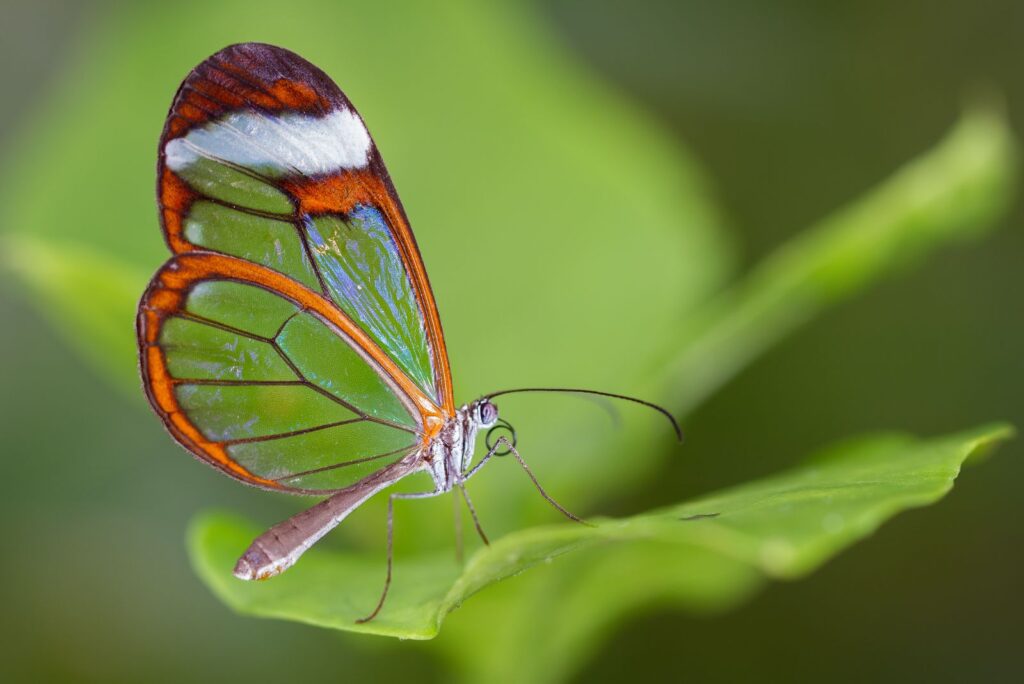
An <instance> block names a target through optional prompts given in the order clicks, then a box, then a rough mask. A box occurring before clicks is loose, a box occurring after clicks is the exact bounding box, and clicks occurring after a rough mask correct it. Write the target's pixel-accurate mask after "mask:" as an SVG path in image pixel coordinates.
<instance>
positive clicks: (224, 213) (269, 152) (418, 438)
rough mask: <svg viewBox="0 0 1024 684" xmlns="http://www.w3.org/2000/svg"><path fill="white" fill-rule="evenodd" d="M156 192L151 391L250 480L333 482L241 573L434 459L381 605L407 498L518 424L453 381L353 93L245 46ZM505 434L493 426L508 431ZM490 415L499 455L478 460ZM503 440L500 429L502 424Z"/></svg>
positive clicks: (456, 479)
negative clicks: (158, 256) (157, 264)
mask: <svg viewBox="0 0 1024 684" xmlns="http://www.w3.org/2000/svg"><path fill="white" fill-rule="evenodd" d="M157 200H158V205H159V209H160V221H161V226H162V228H163V232H164V236H165V238H166V241H167V245H168V246H169V247H170V249H171V251H172V252H173V253H174V256H173V257H171V259H170V260H168V261H167V263H165V264H164V265H163V267H161V268H160V270H159V271H158V272H157V273H156V275H155V276H154V277H153V279H152V281H151V282H150V284H149V287H148V288H147V289H146V292H145V294H144V295H143V297H142V301H141V302H140V304H139V311H138V318H137V323H136V328H137V333H138V342H139V357H140V365H141V372H142V378H143V382H144V385H145V391H146V395H147V397H148V398H149V401H150V404H151V405H152V406H153V409H154V410H155V411H156V413H157V415H159V416H160V418H161V420H163V423H164V425H165V426H166V428H167V429H168V431H169V432H170V433H171V435H172V436H173V437H174V438H175V439H176V440H177V441H178V442H179V443H180V444H181V445H182V446H184V447H185V448H186V449H188V450H189V451H191V452H192V453H193V454H195V455H196V456H197V457H198V458H199V459H201V460H202V461H205V462H206V463H208V464H210V465H212V466H214V467H215V468H218V469H219V470H221V471H222V472H224V473H226V474H227V475H230V476H231V477H234V478H236V479H238V480H241V481H242V482H245V483H246V484H250V485H254V486H257V487H263V488H265V489H270V490H274V491H280V492H288V493H292V494H307V495H319V496H326V497H327V498H326V499H324V500H323V501H322V502H320V503H318V504H316V505H314V506H313V507H311V508H309V509H307V510H305V511H303V512H301V513H299V514H297V515H295V516H293V517H292V518H289V519H288V520H285V521H284V522H282V523H279V524H278V525H275V526H274V527H272V528H271V529H270V530H268V531H267V532H266V533H264V534H263V535H261V536H260V537H258V538H257V539H256V540H255V541H253V543H252V545H251V546H250V547H249V549H248V550H247V551H246V552H245V553H244V554H243V555H242V557H241V558H240V559H239V560H238V563H237V565H236V566H235V569H234V574H235V575H236V576H237V577H239V578H240V579H245V580H251V579H264V578H267V577H270V576H273V575H276V574H278V573H280V572H283V571H284V570H286V569H287V568H289V567H290V566H291V565H293V564H294V563H295V562H296V560H298V558H299V556H301V555H302V553H303V552H305V551H306V550H307V549H308V548H309V547H310V546H312V545H313V544H314V543H315V542H316V541H317V540H319V539H320V538H321V537H323V536H324V535H325V534H326V533H327V532H329V531H330V530H331V529H332V528H334V527H335V526H336V525H337V524H338V523H340V522H341V521H342V520H343V519H344V518H345V517H346V516H347V515H348V514H349V513H350V512H351V511H352V510H354V509H355V508H356V507H357V506H359V505H360V504H362V503H363V502H364V501H366V500H367V499H368V498H369V497H370V496H372V495H373V494H375V493H377V492H379V491H380V490H382V489H385V488H386V487H388V486H390V485H393V484H395V483H396V482H398V481H399V480H401V479H402V478H404V477H406V476H407V475H409V474H411V473H415V472H419V471H426V472H428V473H429V475H430V476H431V477H432V479H433V483H434V489H433V490H431V491H429V492H422V493H402V494H392V495H391V497H390V498H389V500H388V535H387V539H388V551H387V573H386V579H385V584H384V590H383V592H382V593H381V596H380V600H379V601H378V603H377V606H376V607H375V608H374V610H373V611H372V612H371V613H370V614H369V615H368V616H367V617H365V618H363V620H361V621H367V620H371V619H373V617H375V616H376V615H377V613H378V612H379V611H380V609H381V607H382V606H383V604H384V600H385V598H386V596H387V591H388V587H389V586H390V582H391V567H392V544H391V540H392V514H393V510H394V501H395V500H396V499H408V498H425V497H431V496H436V495H439V494H443V493H446V492H449V491H452V490H453V489H456V488H458V489H459V490H460V491H461V493H462V495H463V497H464V498H465V501H466V504H467V506H468V508H469V510H470V512H471V513H472V515H473V520H474V523H475V524H476V528H477V531H478V532H479V533H480V536H481V538H482V539H483V540H484V541H485V542H486V541H487V538H486V536H485V535H484V534H483V530H482V529H481V527H480V524H479V522H478V521H477V519H476V514H475V512H474V511H473V506H472V503H471V502H470V499H469V496H468V494H467V493H466V490H465V486H464V485H465V482H466V481H467V480H468V479H470V478H471V477H472V476H473V475H474V474H475V473H476V472H477V471H478V470H479V469H480V468H481V467H482V466H483V465H484V464H485V463H487V461H489V460H490V459H491V458H492V457H494V456H502V455H505V454H508V453H511V454H514V456H515V458H516V460H517V461H518V463H519V464H520V465H521V466H522V468H523V469H524V470H525V471H526V473H527V474H528V475H529V476H530V479H531V480H532V481H533V483H534V485H536V486H537V488H538V490H540V492H541V494H542V495H543V496H544V497H545V498H546V499H547V500H548V501H549V502H551V503H552V504H553V505H554V506H555V507H556V508H558V510H560V511H561V512H562V513H563V514H565V515H566V516H568V517H569V518H572V519H573V520H579V519H578V518H576V516H574V515H572V514H571V513H569V512H568V511H566V510H565V509H564V508H562V507H561V506H559V505H558V504H557V503H556V502H555V501H554V500H553V499H551V497H549V496H548V495H547V494H546V493H545V492H544V490H543V488H541V486H540V484H539V483H538V482H537V480H536V478H534V476H533V474H532V473H531V472H530V469H529V467H528V466H527V465H526V462H525V461H524V460H523V459H522V457H521V456H520V455H519V452H518V451H517V450H516V443H515V432H514V430H512V427H511V425H509V424H508V423H507V422H505V421H503V420H501V419H500V418H499V417H498V408H497V406H496V405H495V403H494V402H493V399H494V398H495V397H497V396H499V395H503V394H510V393H513V392H531V391H557V392H577V393H589V394H596V395H601V396H605V397H613V398H618V399H624V400H627V401H633V402H636V403H639V404H642V405H645V406H648V407H650V408H653V409H656V410H658V411H660V412H661V413H663V414H664V415H665V416H666V417H668V419H669V420H671V421H672V425H673V427H674V428H675V430H676V432H677V434H679V428H678V425H677V424H676V422H675V420H674V419H673V418H672V416H671V415H670V414H668V412H667V411H665V410H664V409H662V408H660V407H658V406H655V405H654V404H650V403H649V402H645V401H642V400H639V399H634V398H631V397H625V396H622V395H617V394H612V393H607V392H595V391H591V390H575V389H565V388H523V389H516V390H503V391H501V392H493V393H491V394H488V395H486V396H484V397H481V398H479V399H476V400H475V401H472V402H470V403H468V404H465V405H463V406H461V407H458V408H457V407H456V404H455V400H454V395H453V393H452V382H451V373H450V370H449V366H448V355H447V353H446V351H445V342H444V335H443V333H442V331H441V321H440V318H439V317H438V313H437V307H436V305H435V303H434V297H433V295H432V293H431V290H430V282H429V281H428V279H427V273H426V270H425V269H424V267H423V262H422V260H421V259H420V254H419V250H418V249H417V247H416V240H415V238H414V237H413V234H412V231H411V230H410V228H409V222H408V219H407V218H406V215H405V211H404V209H403V208H402V203H401V201H400V200H399V198H398V194H397V193H396V192H395V188H394V185H393V184H392V182H391V178H390V176H389V175H388V172H387V169H386V168H385V167H384V162H383V161H382V159H381V156H380V153H379V152H378V151H377V147H376V145H375V144H374V142H373V139H372V138H371V137H370V134H369V133H368V132H367V130H366V127H365V125H364V124H363V121H362V119H361V118H360V116H359V114H358V113H357V112H356V110H355V108H353V106H352V104H351V103H350V102H349V100H348V98H346V97H345V95H344V94H343V93H342V92H341V90H340V89H339V88H338V87H337V86H336V85H335V84H334V83H333V82H332V81H331V80H330V78H328V77H327V76H326V75H325V74H324V73H323V72H322V71H320V70H319V69H318V68H316V67H315V66H313V65H312V64H310V63H309V62H307V61H306V60H304V59H302V58H301V57H299V56H298V55H296V54H294V53H292V52H290V51H288V50H284V49H282V48H278V47H274V46H271V45H264V44H258V43H245V44H239V45H232V46H229V47H227V48H224V49H223V50H221V51H220V52H218V53H216V54H215V55H213V56H211V57H210V58H209V59H207V60H205V61H204V62H203V63H201V64H200V65H199V66H197V67H196V68H195V69H194V70H193V71H192V72H191V73H190V74H189V75H188V77H187V78H186V79H185V81H184V82H183V83H182V84H181V87H180V88H179V89H178V92H177V95H176V96H175V98H174V101H173V103H172V105H171V108H170V112H169V114H168V116H167V121H166V123H165V125H164V129H163V133H162V135H161V137H160V144H159V156H158V164H157ZM499 427H501V428H504V430H505V432H504V433H495V432H494V430H495V428H499ZM480 430H488V431H489V432H488V438H487V439H486V440H485V441H486V443H487V452H486V453H485V455H484V456H483V457H482V458H481V459H480V460H479V461H477V462H476V463H475V464H474V463H473V452H474V446H475V442H476V439H477V435H478V432H479V431H480ZM495 435H498V436H495Z"/></svg>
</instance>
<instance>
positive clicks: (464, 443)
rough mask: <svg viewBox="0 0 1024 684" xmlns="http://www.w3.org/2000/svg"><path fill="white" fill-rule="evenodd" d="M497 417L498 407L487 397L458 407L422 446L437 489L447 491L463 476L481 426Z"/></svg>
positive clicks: (487, 426)
mask: <svg viewBox="0 0 1024 684" xmlns="http://www.w3.org/2000/svg"><path fill="white" fill-rule="evenodd" d="M497 420H498V411H497V407H496V406H494V404H492V403H491V402H490V401H488V400H487V399H478V400H477V401H474V402H472V403H469V404H465V405H463V406H461V407H460V408H459V409H458V410H456V412H455V415H454V416H452V417H451V418H449V419H448V420H447V422H445V424H444V427H443V428H441V431H440V433H438V435H437V437H435V438H434V439H433V440H431V442H430V443H429V444H428V445H427V446H426V447H425V448H424V450H423V456H424V461H425V463H426V464H427V468H429V470H430V474H431V476H432V477H433V478H434V486H435V487H437V489H438V491H443V492H447V491H450V490H451V489H452V488H453V487H455V486H456V485H457V484H458V482H459V481H460V480H461V479H462V476H463V475H464V474H465V472H466V470H467V469H468V468H469V466H470V463H471V462H472V460H473V451H474V449H475V447H476V437H477V433H478V432H479V431H480V428H489V427H491V426H493V425H494V424H495V423H496V422H497Z"/></svg>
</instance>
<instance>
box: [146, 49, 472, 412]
mask: <svg viewBox="0 0 1024 684" xmlns="http://www.w3.org/2000/svg"><path fill="white" fill-rule="evenodd" d="M158 183H159V188H158V195H159V201H160V209H161V218H162V224H163V227H164V233H165V236H166V238H167V242H168V244H169V245H170V247H171V249H172V250H173V251H174V252H176V253H179V254H183V253H188V252H193V251H196V250H210V251H215V252H219V253H223V254H227V255H232V256H235V257H238V258H240V259H245V260H247V261H251V262H253V263H255V264H259V265H262V266H265V267H267V268H270V269H273V270H275V271H277V272H279V273H281V274H284V275H287V276H289V277H290V278H292V279H294V280H295V281H297V282H299V283H301V284H303V285H305V286H306V287H308V288H310V289H311V290H313V291H315V292H318V293H320V294H321V295H322V296H323V297H325V298H326V299H327V300H329V301H330V302H331V303H332V304H333V305H334V306H335V307H337V308H338V309H339V310H341V311H342V312H344V313H345V314H347V316H348V317H350V318H351V319H352V320H353V321H355V322H356V324H357V325H358V326H360V327H361V328H362V329H363V330H364V331H365V332H366V334H367V335H368V336H369V338H370V339H372V340H373V342H374V343H375V344H376V345H377V346H379V347H380V348H381V349H383V350H384V351H385V352H386V353H387V354H388V355H389V356H390V357H391V358H392V359H393V360H394V362H395V364H396V365H397V367H398V368H399V369H400V370H401V372H402V373H403V374H405V375H406V376H407V377H408V378H410V379H411V380H412V381H413V383H414V384H415V385H416V386H417V387H418V388H419V390H420V391H421V392H422V393H423V394H424V395H426V396H427V397H428V398H429V399H430V400H431V402H433V404H434V405H435V409H434V410H433V412H434V413H435V414H441V415H449V416H450V415H452V414H453V413H454V401H453V398H452V388H451V374H450V371H449V367H448V359H447V354H446V351H445V347H444V337H443V334H442V331H441V324H440V319H439V317H438V314H437V308H436V305H435V303H434V298H433V295H432V294H431V290H430V283H429V281H428V280H427V275H426V271H425V269H424V267H423V263H422V260H421V258H420V255H419V251H418V249H417V247H416V242H415V239H414V238H413V235H412V232H411V230H410V229H409V224H408V221H407V219H406V216H405V212H404V210H403V208H402V205H401V202H400V201H399V199H398V195H397V194H396V192H395V189H394V186H393V185H392V183H391V179H390V177H389V175H388V172H387V169H386V168H385V167H384V163H383V161H382V160H381V157H380V154H379V153H378V151H377V148H376V146H375V145H374V143H373V141H372V139H371V138H370V135H369V133H368V132H367V130H366V128H365V126H364V125H363V122H362V119H361V118H360V117H359V115H358V113H357V112H356V111H355V109H354V108H353V107H352V104H351V103H350V102H349V101H348V99H347V98H346V97H345V95H344V94H343V93H342V92H341V90H339V89H338V87H337V86H336V85H335V84H334V83H333V82H332V81H331V80H330V79H329V78H328V77H327V76H326V75H324V74H323V72H321V71H320V70H319V69H317V68H316V67H314V66H313V65H311V64H310V63H308V62H306V61H305V60H303V59H302V58H301V57H299V56H297V55H295V54H294V53H292V52H289V51H287V50H283V49H281V48H277V47H273V46H269V45H262V44H255V43H247V44H243V45H234V46H231V47H228V48H225V49H224V50H221V51H220V52H218V53H217V54H215V55H213V56H212V57H210V58H209V59H207V60H206V61H204V62H203V63H202V64H200V65H199V66H198V67H196V68H195V69H194V70H193V71H192V73H191V74H190V75H189V76H188V78H186V79H185V82H184V83H183V84H182V86H181V88H180V90H179V91H178V94H177V96H176V97H175V99H174V103H173V105H172V106H171V110H170V113H169V115H168V119H167V123H166V126H165V128H164V132H163V135H162V136H161V139H160V150H159V181H158Z"/></svg>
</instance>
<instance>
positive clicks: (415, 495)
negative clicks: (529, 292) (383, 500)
mask: <svg viewBox="0 0 1024 684" xmlns="http://www.w3.org/2000/svg"><path fill="white" fill-rule="evenodd" d="M443 493H444V492H442V491H441V490H440V489H436V490H434V491H432V492H412V493H407V494H392V495H391V496H389V497H388V560H387V568H388V569H387V574H386V575H385V577H384V591H382V592H381V593H380V599H379V600H378V601H377V607H376V608H374V609H373V612H372V613H370V614H369V615H367V616H366V617H364V618H359V619H358V620H356V623H357V624H360V625H361V624H363V623H366V622H369V621H370V620H372V619H373V618H375V617H377V613H379V612H380V609H381V608H383V607H384V600H385V599H386V598H387V597H388V589H390V588H391V566H392V560H393V559H394V538H395V535H394V531H395V500H396V499H429V498H430V497H433V496H437V495H439V494H443Z"/></svg>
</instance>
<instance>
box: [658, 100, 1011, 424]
mask: <svg viewBox="0 0 1024 684" xmlns="http://www.w3.org/2000/svg"><path fill="white" fill-rule="evenodd" d="M1015 145H1016V144H1015V141H1014V137H1013V134H1012V132H1011V131H1010V129H1009V127H1008V126H1007V124H1006V121H1005V119H1004V117H1003V115H1002V114H1001V112H1000V111H999V110H997V109H994V108H990V107H980V106H976V107H975V108H973V109H970V110H968V112H967V113H966V114H965V115H964V116H963V118H962V119H961V121H960V122H959V124H958V125H957V126H956V127H955V128H954V129H953V130H952V131H950V132H949V133H948V134H947V135H946V137H945V139H944V140H942V141H941V142H939V144H938V145H936V146H935V148H933V149H932V150H930V151H929V152H927V153H925V154H923V155H921V156H920V157H918V158H917V159H914V160H913V161H911V162H910V163H908V164H906V165H905V166H904V167H903V168H902V169H900V170H899V171H897V172H896V173H895V174H893V175H892V177H890V178H889V179H887V180H886V181H884V182H883V183H881V184H879V185H878V186H877V187H876V188H875V189H873V190H872V191H870V192H869V193H867V194H866V195H865V196H864V197H862V198H860V199H858V200H856V201H855V202H853V203H852V204H850V205H849V206H847V207H844V208H843V209H841V210H839V211H837V212H836V213H835V214H833V215H832V216H829V217H827V218H825V219H824V220H823V221H821V222H820V223H819V224H817V225H815V226H812V227H811V228H810V229H809V230H808V231H806V232H805V233H804V234H802V235H799V236H797V237H796V238H795V239H793V240H791V241H790V242H788V243H786V244H785V245H783V246H782V248H781V249H779V250H778V251H777V252H776V253H774V254H772V255H771V256H769V257H768V258H767V259H765V260H764V261H763V262H762V263H761V264H759V265H758V266H757V268H755V269H754V270H753V271H752V272H751V273H749V274H748V275H747V276H746V277H744V278H743V279H741V280H740V281H739V282H737V283H736V284H735V285H733V286H731V287H730V288H728V289H727V290H726V291H725V292H724V293H722V294H721V295H720V296H718V297H716V298H714V299H713V300H711V301H710V302H708V303H707V304H706V305H705V306H704V307H703V308H702V309H701V310H700V311H697V312H694V314H693V315H691V316H690V317H688V318H687V320H686V321H685V322H684V326H683V330H682V332H681V335H679V336H677V337H676V338H675V340H674V344H673V346H672V349H671V351H669V352H667V353H666V356H667V357H670V358H671V359H672V360H671V361H670V363H669V364H668V369H667V371H666V370H665V369H664V368H663V367H660V368H659V369H658V373H659V379H658V383H657V384H658V385H659V386H660V387H667V389H666V390H665V391H664V392H663V394H664V395H665V396H667V397H668V401H669V402H670V405H671V406H672V407H673V408H675V409H676V410H677V411H678V412H679V413H681V414H684V413H687V412H689V411H690V410H692V409H693V408H694V407H695V406H697V405H698V404H699V403H700V402H701V401H703V400H704V399H705V398H707V397H708V396H709V395H710V394H712V393H713V392H714V391H715V390H717V389H718V388H719V387H721V386H722V385H723V384H725V383H726V382H727V381H728V380H729V379H730V378H732V377H733V376H734V375H735V374H736V373H737V372H738V371H740V370H741V369H742V368H743V367H745V366H746V365H747V364H749V363H750V362H751V361H752V360H753V359H755V358H757V357H758V356H760V355H761V354H762V353H763V352H764V351H765V350H766V349H768V348H769V347H771V346H772V345H774V344H775V343H776V342H778V341H779V340H780V339H782V338H784V337H785V336H786V335H788V334H789V333H791V332H792V331H793V330H794V329H796V328H797V327H798V326H800V325H801V324H803V323H806V322H807V321H808V320H810V319H812V318H813V317H814V316H815V315H817V314H818V313H820V312H821V311H822V310H823V309H824V308H826V307H827V306H829V305H831V304H834V303H836V302H838V301H841V300H843V299H846V298H849V297H850V296H852V295H854V294H856V293H857V292H859V291H861V290H863V289H864V288H865V287H867V286H869V285H871V284H872V283H874V282H876V281H878V280H879V279H880V278H882V277H884V276H885V275H887V274H889V273H891V272H894V271H898V270H900V269H904V268H907V267H908V266H911V265H913V264H915V263H917V262H919V261H920V260H921V259H922V258H923V257H925V256H926V255H927V254H928V253H929V252H931V251H933V250H934V249H936V248H938V247H940V246H942V245H944V244H946V243H949V242H957V241H962V240H964V239H969V238H975V237H977V236H979V235H981V234H983V233H984V232H985V231H986V230H987V229H989V228H991V227H993V226H995V225H997V221H998V219H999V218H1000V217H1002V216H1003V215H1004V214H1005V212H1006V210H1007V208H1008V206H1009V204H1010V202H1011V201H1012V200H1013V197H1014V193H1015V188H1016V182H1017V155H1016V147H1015ZM680 338H681V339H680Z"/></svg>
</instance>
